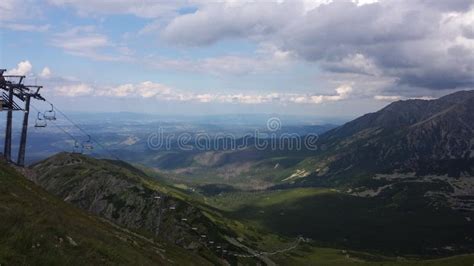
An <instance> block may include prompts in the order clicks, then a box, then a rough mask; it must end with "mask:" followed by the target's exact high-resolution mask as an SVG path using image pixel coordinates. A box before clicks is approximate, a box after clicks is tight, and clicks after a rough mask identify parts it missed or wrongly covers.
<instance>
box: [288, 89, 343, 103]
mask: <svg viewBox="0 0 474 266" xmlns="http://www.w3.org/2000/svg"><path fill="white" fill-rule="evenodd" d="M351 92H352V87H351V86H349V85H341V86H339V87H337V88H336V94H335V95H305V96H302V95H297V96H293V97H291V98H290V102H294V103H314V104H320V103H323V102H334V101H341V100H344V99H347V98H348V97H349V95H350V93H351Z"/></svg>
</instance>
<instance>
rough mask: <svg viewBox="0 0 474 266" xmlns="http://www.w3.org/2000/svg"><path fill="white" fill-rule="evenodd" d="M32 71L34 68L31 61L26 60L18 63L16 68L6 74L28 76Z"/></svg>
mask: <svg viewBox="0 0 474 266" xmlns="http://www.w3.org/2000/svg"><path fill="white" fill-rule="evenodd" d="M32 69H33V66H32V65H31V63H30V61H28V60H25V61H21V62H20V63H18V65H17V67H16V68H13V69H10V70H8V71H7V73H6V74H7V75H22V76H26V75H28V74H30V73H31V70H32Z"/></svg>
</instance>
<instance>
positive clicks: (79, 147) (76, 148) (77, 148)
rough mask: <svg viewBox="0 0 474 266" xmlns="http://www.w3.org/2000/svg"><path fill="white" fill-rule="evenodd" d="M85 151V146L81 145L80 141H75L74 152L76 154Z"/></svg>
mask: <svg viewBox="0 0 474 266" xmlns="http://www.w3.org/2000/svg"><path fill="white" fill-rule="evenodd" d="M82 152H83V147H82V145H79V142H77V140H76V141H75V142H74V147H73V148H72V153H74V154H82Z"/></svg>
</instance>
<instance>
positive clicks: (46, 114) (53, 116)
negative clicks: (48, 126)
mask: <svg viewBox="0 0 474 266" xmlns="http://www.w3.org/2000/svg"><path fill="white" fill-rule="evenodd" d="M50 104H51V103H50ZM43 118H44V119H46V120H56V111H54V106H53V104H51V109H50V110H48V111H46V112H44V114H43Z"/></svg>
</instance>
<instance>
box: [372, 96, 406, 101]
mask: <svg viewBox="0 0 474 266" xmlns="http://www.w3.org/2000/svg"><path fill="white" fill-rule="evenodd" d="M402 98H403V97H402V96H399V95H375V96H374V99H375V100H377V101H384V102H394V101H398V100H401V99H402Z"/></svg>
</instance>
